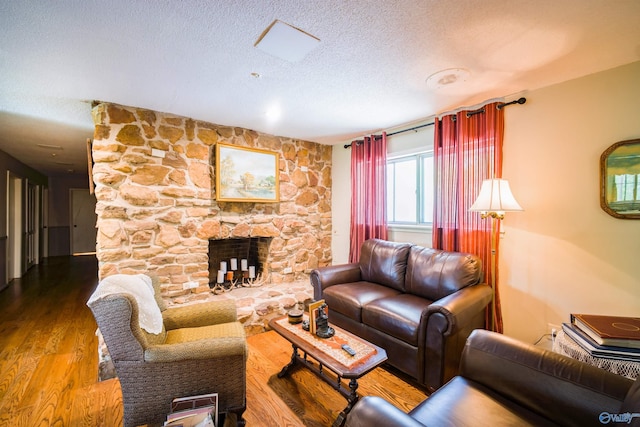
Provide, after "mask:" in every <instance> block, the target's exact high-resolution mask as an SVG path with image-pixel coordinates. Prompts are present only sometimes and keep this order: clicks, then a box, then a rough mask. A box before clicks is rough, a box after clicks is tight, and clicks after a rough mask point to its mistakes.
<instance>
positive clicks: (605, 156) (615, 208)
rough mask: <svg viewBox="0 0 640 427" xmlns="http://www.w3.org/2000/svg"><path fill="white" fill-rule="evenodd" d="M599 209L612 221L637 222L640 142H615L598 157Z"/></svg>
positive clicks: (638, 217) (639, 184)
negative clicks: (635, 220) (633, 220)
mask: <svg viewBox="0 0 640 427" xmlns="http://www.w3.org/2000/svg"><path fill="white" fill-rule="evenodd" d="M600 206H601V207H602V209H603V210H604V211H605V212H606V213H608V214H609V215H611V216H614V217H616V218H623V219H640V139H631V140H628V141H620V142H616V143H615V144H613V145H612V146H611V147H609V148H607V149H606V150H605V151H604V153H602V155H601V156H600Z"/></svg>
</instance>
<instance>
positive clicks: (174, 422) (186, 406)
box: [164, 393, 218, 427]
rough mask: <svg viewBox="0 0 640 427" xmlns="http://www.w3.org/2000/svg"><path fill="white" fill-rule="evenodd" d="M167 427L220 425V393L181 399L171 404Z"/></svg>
mask: <svg viewBox="0 0 640 427" xmlns="http://www.w3.org/2000/svg"><path fill="white" fill-rule="evenodd" d="M164 425H165V426H171V427H216V426H217V425H218V393H211V394H202V395H199V396H189V397H180V398H176V399H173V401H172V402H171V412H170V413H169V415H167V420H166V421H165V423H164Z"/></svg>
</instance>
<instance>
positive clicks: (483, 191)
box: [469, 179, 523, 330]
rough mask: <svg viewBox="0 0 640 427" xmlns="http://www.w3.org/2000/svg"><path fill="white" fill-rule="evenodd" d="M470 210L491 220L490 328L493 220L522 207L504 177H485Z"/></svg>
mask: <svg viewBox="0 0 640 427" xmlns="http://www.w3.org/2000/svg"><path fill="white" fill-rule="evenodd" d="M469 210H470V211H472V212H480V217H481V218H482V219H485V218H490V220H491V292H492V298H491V330H494V329H495V322H496V234H497V227H496V226H495V221H500V220H502V219H504V213H505V212H518V211H522V210H523V209H522V208H521V207H520V205H519V204H518V202H516V199H515V198H514V197H513V194H511V188H509V182H508V181H507V180H505V179H485V180H484V181H483V182H482V186H481V187H480V194H478V198H477V199H476V201H475V202H473V205H471V208H469Z"/></svg>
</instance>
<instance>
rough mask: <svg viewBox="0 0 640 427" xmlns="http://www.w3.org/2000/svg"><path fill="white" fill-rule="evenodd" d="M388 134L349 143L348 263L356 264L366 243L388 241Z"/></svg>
mask: <svg viewBox="0 0 640 427" xmlns="http://www.w3.org/2000/svg"><path fill="white" fill-rule="evenodd" d="M386 168H387V134H386V133H383V134H382V135H372V136H371V137H366V138H364V142H362V141H353V142H352V143H351V233H350V236H351V238H350V245H349V262H358V260H359V259H360V247H361V246H362V243H363V242H364V241H365V240H367V239H374V238H377V239H384V240H386V239H387V203H386V186H387V178H386Z"/></svg>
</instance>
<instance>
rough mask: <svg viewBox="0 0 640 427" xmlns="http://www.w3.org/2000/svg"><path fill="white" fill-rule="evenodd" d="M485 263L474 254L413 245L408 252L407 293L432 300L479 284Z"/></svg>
mask: <svg viewBox="0 0 640 427" xmlns="http://www.w3.org/2000/svg"><path fill="white" fill-rule="evenodd" d="M481 275H482V261H481V260H480V258H478V257H477V256H475V255H471V254H466V253H460V252H447V251H442V250H438V249H431V248H423V247H420V246H413V247H412V248H411V250H410V251H409V257H408V261H407V275H406V278H405V289H406V292H408V293H410V294H414V295H418V296H421V297H424V298H427V299H430V300H432V301H436V300H439V299H440V298H444V297H446V296H448V295H451V294H452V293H454V292H456V291H459V290H460V289H462V288H465V287H467V286H470V285H475V284H477V283H479V282H480V279H481Z"/></svg>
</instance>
